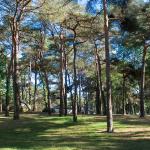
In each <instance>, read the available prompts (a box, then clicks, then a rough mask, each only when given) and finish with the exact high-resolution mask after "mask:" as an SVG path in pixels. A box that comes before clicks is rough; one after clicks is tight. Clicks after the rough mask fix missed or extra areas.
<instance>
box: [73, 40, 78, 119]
mask: <svg viewBox="0 0 150 150" xmlns="http://www.w3.org/2000/svg"><path fill="white" fill-rule="evenodd" d="M73 54H74V56H73V70H74V79H73V80H74V98H73V122H77V71H76V55H77V49H76V45H75V42H74V43H73Z"/></svg>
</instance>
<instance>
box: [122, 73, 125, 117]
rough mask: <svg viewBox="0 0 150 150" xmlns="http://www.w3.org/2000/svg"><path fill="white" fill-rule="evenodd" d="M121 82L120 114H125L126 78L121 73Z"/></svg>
mask: <svg viewBox="0 0 150 150" xmlns="http://www.w3.org/2000/svg"><path fill="white" fill-rule="evenodd" d="M122 79H123V84H122V114H123V115H125V114H126V107H125V106H126V84H125V82H126V78H125V74H124V73H123V77H122Z"/></svg>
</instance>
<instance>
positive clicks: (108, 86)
mask: <svg viewBox="0 0 150 150" xmlns="http://www.w3.org/2000/svg"><path fill="white" fill-rule="evenodd" d="M103 9H104V32H105V57H106V90H107V132H109V133H111V132H113V116H112V99H111V75H110V54H109V28H108V24H109V22H108V14H107V0H103Z"/></svg>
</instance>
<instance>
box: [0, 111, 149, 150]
mask: <svg viewBox="0 0 150 150" xmlns="http://www.w3.org/2000/svg"><path fill="white" fill-rule="evenodd" d="M114 126H115V130H114V131H115V132H114V133H112V134H108V133H106V132H105V131H106V118H105V117H100V116H79V117H78V122H77V123H73V122H72V117H71V116H68V117H57V116H53V117H50V116H47V115H44V114H23V115H22V116H21V120H19V121H14V120H12V119H11V117H9V118H5V117H3V116H2V115H1V116H0V149H4V150H17V149H21V150H23V149H38V150H134V149H136V150H148V149H149V147H150V117H147V118H145V119H140V118H139V117H138V116H115V121H114Z"/></svg>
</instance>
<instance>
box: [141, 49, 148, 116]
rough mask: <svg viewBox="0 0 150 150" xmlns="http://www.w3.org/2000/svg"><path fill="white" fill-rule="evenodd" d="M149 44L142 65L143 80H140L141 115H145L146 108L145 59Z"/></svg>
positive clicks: (144, 51)
mask: <svg viewBox="0 0 150 150" xmlns="http://www.w3.org/2000/svg"><path fill="white" fill-rule="evenodd" d="M146 52H147V46H144V49H143V58H142V67H141V81H140V117H144V116H145V108H144V86H145V60H146Z"/></svg>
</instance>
